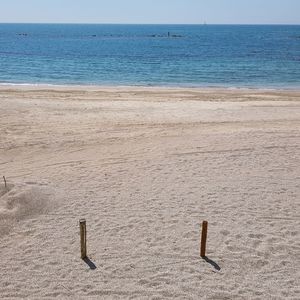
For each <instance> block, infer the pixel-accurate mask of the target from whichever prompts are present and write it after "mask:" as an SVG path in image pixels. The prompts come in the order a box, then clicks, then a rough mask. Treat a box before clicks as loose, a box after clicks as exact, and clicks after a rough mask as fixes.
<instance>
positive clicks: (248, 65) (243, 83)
mask: <svg viewBox="0 0 300 300" xmlns="http://www.w3.org/2000/svg"><path fill="white" fill-rule="evenodd" d="M0 83H22V84H87V85H150V86H153V85H154V86H217V87H258V88H260V87H264V88H300V26H279V25H276V26H259V25H249V26H245V25H62V24H61V25H58V24H55V25H53V24H52V25H50V24H0Z"/></svg>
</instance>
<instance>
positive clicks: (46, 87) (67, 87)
mask: <svg viewBox="0 0 300 300" xmlns="http://www.w3.org/2000/svg"><path fill="white" fill-rule="evenodd" d="M3 90H23V91H32V90H34V91H52V90H53V91H82V90H84V91H128V92H130V91H149V92H151V91H167V92H172V91H191V92H224V93H256V92H260V93H261V92H263V93H268V92H270V93H272V92H273V93H296V94H297V93H299V94H300V87H299V88H279V87H278V88H268V87H262V88H260V87H253V88H252V87H251V88H250V87H213V86H203V87H196V86H193V87H192V86H188V87H186V86H158V85H157V86H156V85H155V86H146V85H84V84H74V85H73V84H61V85H60V84H33V83H32V84H31V83H30V84H27V83H26V84H18V83H17V84H15V83H11V84H10V83H8V84H6V83H3V84H2V83H0V91H3Z"/></svg>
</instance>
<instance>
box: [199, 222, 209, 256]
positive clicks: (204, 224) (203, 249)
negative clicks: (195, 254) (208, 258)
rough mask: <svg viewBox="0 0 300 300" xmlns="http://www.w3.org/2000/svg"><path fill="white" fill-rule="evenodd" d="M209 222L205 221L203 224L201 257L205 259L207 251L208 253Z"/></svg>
mask: <svg viewBox="0 0 300 300" xmlns="http://www.w3.org/2000/svg"><path fill="white" fill-rule="evenodd" d="M207 225H208V222H207V221H203V223H202V235H201V251H200V255H201V257H205V251H206V239H207Z"/></svg>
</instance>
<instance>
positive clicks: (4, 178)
mask: <svg viewBox="0 0 300 300" xmlns="http://www.w3.org/2000/svg"><path fill="white" fill-rule="evenodd" d="M3 180H4V186H5V188H7V184H6V179H5V176H3Z"/></svg>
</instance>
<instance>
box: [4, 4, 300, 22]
mask: <svg viewBox="0 0 300 300" xmlns="http://www.w3.org/2000/svg"><path fill="white" fill-rule="evenodd" d="M204 21H206V22H207V23H208V24H300V0H0V23H6V22H9V23H10V22H16V23H143V24H148V23H150V24H151V23H159V24H164V23H167V24H170V23H173V24H174V23H175V24H198V23H200V24H202V23H203V22H204Z"/></svg>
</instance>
